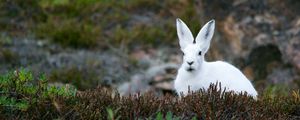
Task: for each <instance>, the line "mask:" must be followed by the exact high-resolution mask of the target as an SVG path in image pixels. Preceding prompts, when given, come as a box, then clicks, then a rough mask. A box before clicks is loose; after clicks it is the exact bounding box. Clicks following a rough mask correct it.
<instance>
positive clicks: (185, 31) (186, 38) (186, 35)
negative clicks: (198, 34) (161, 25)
mask: <svg viewBox="0 0 300 120" xmlns="http://www.w3.org/2000/svg"><path fill="white" fill-rule="evenodd" d="M176 26H177V35H178V38H179V45H180V47H181V49H184V48H185V47H186V46H187V45H188V44H192V43H193V41H194V37H193V35H192V32H191V31H190V29H189V28H188V27H187V25H186V24H185V23H184V22H183V21H182V20H180V19H179V18H177V19H176Z"/></svg>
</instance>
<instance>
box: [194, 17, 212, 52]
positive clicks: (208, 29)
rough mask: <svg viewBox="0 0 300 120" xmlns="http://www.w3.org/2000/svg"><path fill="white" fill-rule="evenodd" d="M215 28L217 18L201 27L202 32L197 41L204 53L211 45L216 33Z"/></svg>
mask: <svg viewBox="0 0 300 120" xmlns="http://www.w3.org/2000/svg"><path fill="white" fill-rule="evenodd" d="M214 30H215V20H211V21H209V22H207V23H206V24H205V25H204V26H203V27H202V28H201V30H200V32H199V33H198V35H197V36H196V43H197V44H199V45H200V47H201V49H202V51H203V53H206V52H207V50H208V48H209V46H210V41H211V39H212V37H213V35H214Z"/></svg>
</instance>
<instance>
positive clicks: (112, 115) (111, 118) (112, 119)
mask: <svg viewBox="0 0 300 120" xmlns="http://www.w3.org/2000/svg"><path fill="white" fill-rule="evenodd" d="M119 110H120V109H116V110H113V109H111V108H107V109H106V111H107V114H108V115H107V119H108V120H119V119H120V118H121V116H116V114H117V113H118V111H119Z"/></svg>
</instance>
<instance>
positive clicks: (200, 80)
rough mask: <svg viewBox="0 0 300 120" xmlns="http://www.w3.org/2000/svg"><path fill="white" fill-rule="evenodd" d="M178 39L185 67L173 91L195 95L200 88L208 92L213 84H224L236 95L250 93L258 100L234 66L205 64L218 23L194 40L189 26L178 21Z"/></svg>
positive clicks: (220, 62) (181, 68)
mask: <svg viewBox="0 0 300 120" xmlns="http://www.w3.org/2000/svg"><path fill="white" fill-rule="evenodd" d="M176 25H177V35H178V38H179V45H180V47H181V51H182V52H183V63H182V65H181V67H180V68H179V69H178V74H177V76H176V80H175V83H174V87H175V89H176V92H177V93H178V94H180V93H183V94H184V95H186V94H187V93H188V89H189V90H190V91H196V90H199V89H200V88H203V89H206V90H207V89H208V87H209V86H210V84H211V83H212V84H214V83H217V82H218V83H221V89H222V90H224V88H226V89H225V90H226V91H233V92H235V93H241V92H247V94H248V95H250V96H252V97H253V98H254V99H257V92H256V90H255V88H254V87H253V85H252V84H251V82H250V81H249V80H248V79H247V78H246V77H245V75H244V74H243V73H242V72H241V71H240V70H239V69H238V68H236V67H234V66H233V65H231V64H229V63H227V62H223V61H216V62H206V61H205V59H204V55H205V53H206V52H207V51H208V48H209V46H210V41H211V39H212V36H213V34H214V29H215V21H214V20H211V21H209V22H208V23H206V24H205V25H204V26H203V27H202V29H201V30H200V32H199V33H198V35H197V37H196V39H194V37H193V35H192V33H191V31H190V30H189V28H188V27H187V25H186V24H185V23H184V22H183V21H182V20H180V19H179V18H177V20H176Z"/></svg>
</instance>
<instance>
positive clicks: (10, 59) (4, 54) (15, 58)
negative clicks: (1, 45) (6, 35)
mask: <svg viewBox="0 0 300 120" xmlns="http://www.w3.org/2000/svg"><path fill="white" fill-rule="evenodd" d="M0 61H2V62H3V63H9V64H11V65H13V66H16V65H18V64H19V55H18V54H17V53H15V52H13V51H11V50H9V49H0Z"/></svg>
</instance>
